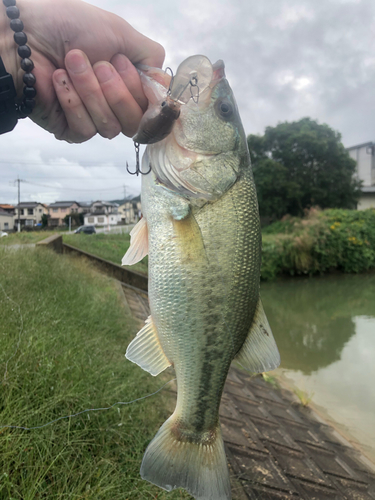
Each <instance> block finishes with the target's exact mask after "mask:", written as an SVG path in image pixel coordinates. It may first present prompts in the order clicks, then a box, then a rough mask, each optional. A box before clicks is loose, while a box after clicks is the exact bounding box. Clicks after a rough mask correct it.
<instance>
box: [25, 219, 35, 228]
mask: <svg viewBox="0 0 375 500" xmlns="http://www.w3.org/2000/svg"><path fill="white" fill-rule="evenodd" d="M33 224H34V221H33V220H32V219H26V220H25V226H32V225H33Z"/></svg>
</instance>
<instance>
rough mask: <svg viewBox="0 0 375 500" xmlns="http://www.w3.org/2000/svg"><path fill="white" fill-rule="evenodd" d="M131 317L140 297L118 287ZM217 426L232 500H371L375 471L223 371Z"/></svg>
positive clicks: (290, 404) (145, 310) (274, 395)
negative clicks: (224, 383) (219, 423)
mask: <svg viewBox="0 0 375 500" xmlns="http://www.w3.org/2000/svg"><path fill="white" fill-rule="evenodd" d="M122 286H123V290H124V295H125V297H126V300H127V303H128V305H129V307H130V309H131V311H132V313H133V315H134V316H135V317H136V318H138V319H139V320H144V319H146V318H147V316H148V315H149V314H150V312H149V306H148V299H147V292H145V291H142V290H137V289H136V288H134V287H130V286H129V285H126V284H124V283H123V284H122ZM220 421H221V426H222V431H223V437H224V441H225V446H226V452H227V457H228V462H229V467H230V471H231V477H232V493H233V499H234V500H298V499H303V500H375V466H374V465H373V464H371V463H370V462H369V461H368V460H367V459H365V458H364V457H363V456H362V455H361V454H360V452H359V451H357V450H356V449H355V448H353V447H352V446H351V445H350V443H348V442H347V441H346V440H345V439H344V438H342V437H341V436H340V435H339V434H338V433H337V431H335V429H333V428H332V427H331V426H329V425H327V424H326V423H325V422H324V421H322V419H321V418H320V417H319V416H317V415H316V414H315V413H314V412H313V411H312V410H311V409H309V408H305V407H303V406H301V405H299V404H297V403H296V398H295V396H294V394H292V393H291V392H290V391H287V390H285V389H274V388H273V387H272V385H271V384H269V383H267V382H265V381H264V379H263V377H261V376H256V377H250V376H249V375H247V374H245V373H244V372H242V371H240V370H238V369H236V368H233V367H232V368H231V370H230V372H229V375H228V379H227V383H226V385H225V390H224V394H223V399H222V404H221V408H220Z"/></svg>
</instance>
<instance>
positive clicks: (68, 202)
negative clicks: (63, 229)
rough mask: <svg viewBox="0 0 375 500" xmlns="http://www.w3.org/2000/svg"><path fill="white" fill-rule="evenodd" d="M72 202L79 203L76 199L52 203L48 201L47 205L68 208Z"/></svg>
mask: <svg viewBox="0 0 375 500" xmlns="http://www.w3.org/2000/svg"><path fill="white" fill-rule="evenodd" d="M74 203H75V204H76V205H79V203H78V202H77V201H55V202H54V203H50V204H49V205H48V206H49V208H59V207H61V208H68V207H71V206H72V205H74Z"/></svg>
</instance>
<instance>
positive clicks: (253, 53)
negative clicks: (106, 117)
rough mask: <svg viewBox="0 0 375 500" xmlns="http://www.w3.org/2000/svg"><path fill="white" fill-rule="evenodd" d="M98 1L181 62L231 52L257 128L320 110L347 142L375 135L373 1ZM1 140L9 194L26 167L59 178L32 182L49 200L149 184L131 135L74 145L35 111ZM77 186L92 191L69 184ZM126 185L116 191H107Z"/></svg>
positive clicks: (239, 93)
mask: <svg viewBox="0 0 375 500" xmlns="http://www.w3.org/2000/svg"><path fill="white" fill-rule="evenodd" d="M91 3H93V4H95V5H97V6H99V7H101V8H104V9H107V10H111V11H112V12H115V13H116V14H118V15H120V16H122V17H124V18H125V19H126V20H127V21H128V22H130V24H132V25H133V26H134V27H135V28H136V29H138V30H139V31H141V32H142V33H144V34H145V35H146V36H149V37H150V38H153V39H155V40H157V41H158V42H160V43H161V44H162V45H164V47H165V49H166V53H167V56H166V66H170V67H172V68H173V69H174V70H176V69H177V66H178V65H179V63H180V62H181V61H182V60H183V59H184V58H186V57H188V56H190V55H193V54H204V55H207V57H209V58H210V60H211V61H212V62H215V61H216V60H217V59H223V60H224V62H225V65H226V74H227V78H228V80H229V82H230V84H231V86H232V88H233V91H234V94H235V96H236V100H237V102H238V105H239V109H240V113H241V117H242V120H243V123H244V128H245V131H246V132H247V133H258V134H261V133H263V131H264V129H265V127H266V126H268V125H276V124H277V123H278V122H282V121H292V120H298V119H300V118H301V117H303V116H310V117H311V118H313V119H317V120H319V122H324V123H327V124H328V125H330V126H331V127H332V128H334V129H335V130H338V131H340V132H341V133H342V137H343V142H344V144H345V145H346V146H351V145H353V144H357V143H361V142H366V141H368V140H373V139H374V137H373V132H372V131H373V130H375V116H374V113H373V109H375V92H374V81H375V57H374V54H375V37H374V34H375V22H374V19H375V4H374V2H372V0H357V1H353V0H327V1H325V2H316V0H304V1H303V2H301V1H300V0H288V1H286V0H264V1H263V2H257V1H255V0H249V1H247V2H244V1H242V0H233V1H232V2H230V3H228V2H227V1H226V0H225V1H224V0H207V1H206V2H201V1H199V0H186V1H184V2H176V1H175V0H174V1H172V0H160V1H159V2H155V1H154V0H139V1H138V2H133V3H131V2H130V3H129V2H127V3H124V2H123V1H120V0H106V1H104V0H95V1H92V2H91ZM28 122H29V123H28ZM0 148H1V153H2V154H1V171H2V176H1V179H0V199H1V200H2V201H3V202H7V201H13V202H14V200H15V199H16V193H15V191H14V187H12V186H10V185H9V181H11V180H13V179H14V178H15V177H16V176H17V174H19V175H20V176H25V177H27V180H30V181H33V180H34V181H36V179H37V178H38V179H39V180H40V178H42V179H43V181H44V182H43V183H44V184H46V185H47V184H48V185H51V186H53V189H47V188H46V189H45V190H44V189H43V188H41V187H40V188H38V187H37V186H34V188H35V189H34V188H31V185H30V187H29V186H28V187H27V188H26V184H24V185H23V188H24V189H25V191H24V193H25V195H27V196H28V197H29V198H32V197H36V196H38V197H39V200H40V201H44V199H43V197H44V196H45V197H46V198H47V199H48V200H50V199H51V197H53V196H56V199H63V198H65V199H67V198H68V199H81V200H83V199H86V200H89V199H91V196H92V198H98V197H102V196H105V198H106V199H111V198H112V199H113V198H118V197H120V196H121V195H122V193H123V188H122V187H121V186H122V185H123V184H126V185H128V191H129V193H130V192H134V194H136V193H138V192H139V190H140V179H136V178H134V177H131V176H129V174H127V173H126V171H125V162H126V160H128V161H129V163H131V164H133V163H134V152H133V144H132V141H131V140H130V139H127V138H124V137H120V138H116V139H114V140H112V141H108V140H105V139H102V138H101V137H96V138H94V139H92V140H91V141H89V142H87V143H84V144H81V145H69V144H66V143H62V142H59V141H57V140H55V139H54V138H53V136H51V135H50V134H48V133H47V132H45V131H43V130H41V129H39V128H38V127H37V126H36V125H33V124H32V123H30V121H29V120H26V121H24V122H23V123H22V124H20V125H18V126H17V128H16V130H15V131H14V132H12V133H11V134H7V135H6V136H2V137H0ZM32 159H36V160H35V162H34V163H35V164H34V163H33V162H32ZM5 160H9V162H8V163H7V162H6V161H5ZM64 160H65V161H66V162H67V163H66V164H64ZM25 162H29V164H28V165H29V167H28V168H26V167H25ZM58 177H59V178H58ZM62 177H68V179H63V178H62ZM51 182H52V184H51ZM69 186H71V187H72V186H74V187H77V188H79V187H81V188H82V190H81V191H78V192H77V191H73V190H71V191H69V190H68V187H69ZM116 186H118V190H117V191H116V190H114V191H113V193H112V192H111V191H104V189H106V188H107V189H109V188H111V187H116ZM83 188H86V189H91V188H92V189H93V191H90V192H89V191H84V190H83ZM97 189H98V191H97ZM100 189H101V190H102V191H100ZM112 194H113V196H112ZM52 201H54V200H52Z"/></svg>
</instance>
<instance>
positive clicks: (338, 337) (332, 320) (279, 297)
mask: <svg viewBox="0 0 375 500" xmlns="http://www.w3.org/2000/svg"><path fill="white" fill-rule="evenodd" d="M261 295H262V300H263V304H264V308H265V311H266V314H267V317H268V320H269V322H270V325H271V328H272V330H273V332H274V335H275V338H276V341H277V344H278V346H279V350H280V354H281V367H283V368H288V369H293V370H301V371H302V372H303V373H305V374H307V375H309V374H311V373H312V372H313V371H316V370H318V369H320V368H324V367H326V366H329V365H331V364H332V363H334V362H335V361H338V360H339V359H340V357H341V353H342V350H343V348H344V346H345V344H346V343H347V342H349V340H350V338H351V337H352V336H353V335H354V334H355V331H356V330H355V322H354V320H353V318H354V317H356V316H370V317H371V316H373V317H375V275H374V274H371V275H361V276H351V275H350V276H348V275H343V276H334V277H322V278H313V279H308V278H306V279H292V280H286V281H277V282H273V283H264V284H262V286H261Z"/></svg>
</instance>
